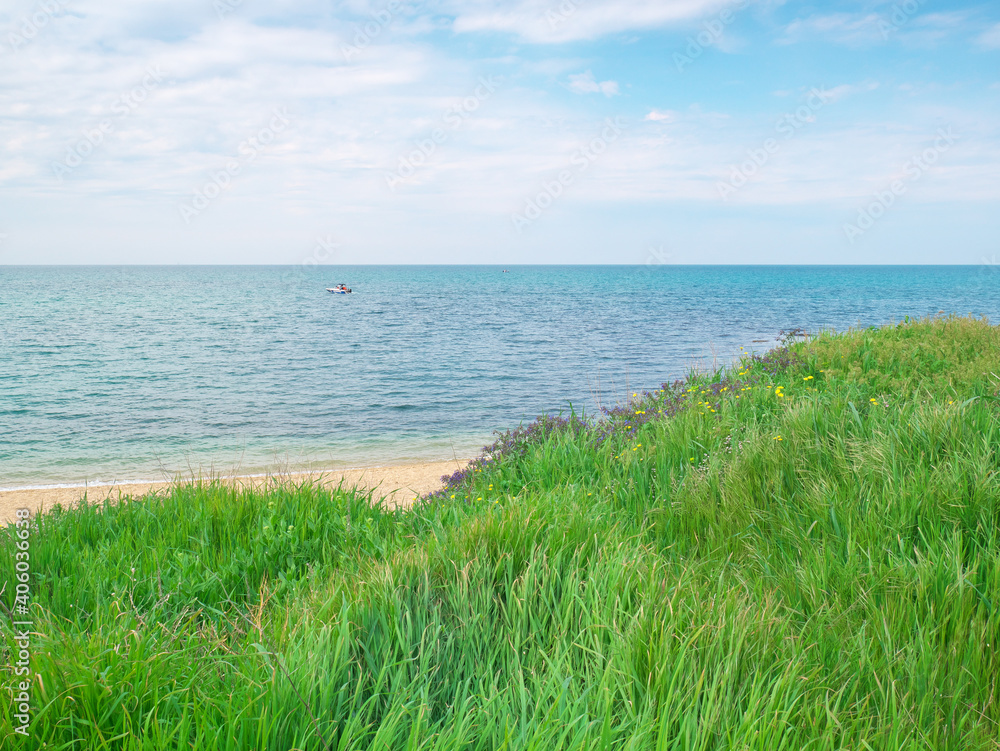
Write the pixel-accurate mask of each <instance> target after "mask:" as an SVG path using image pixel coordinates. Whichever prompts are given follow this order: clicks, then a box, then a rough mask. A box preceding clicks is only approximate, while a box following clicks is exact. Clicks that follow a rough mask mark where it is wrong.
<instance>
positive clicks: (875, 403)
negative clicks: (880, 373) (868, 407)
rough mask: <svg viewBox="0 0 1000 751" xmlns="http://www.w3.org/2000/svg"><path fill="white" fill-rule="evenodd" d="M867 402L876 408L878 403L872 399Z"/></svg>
mask: <svg viewBox="0 0 1000 751" xmlns="http://www.w3.org/2000/svg"><path fill="white" fill-rule="evenodd" d="M868 401H870V402H871V403H872V404H874V405H875V406H876V407H877V406H878V402H877V401H875V400H874V399H869V400H868Z"/></svg>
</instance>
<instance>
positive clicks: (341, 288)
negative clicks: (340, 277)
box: [326, 284, 351, 295]
mask: <svg viewBox="0 0 1000 751" xmlns="http://www.w3.org/2000/svg"><path fill="white" fill-rule="evenodd" d="M326 291H327V292H329V293H331V294H334V295H347V294H350V292H351V290H350V288H349V287H348V286H347V285H346V284H337V285H334V286H333V287H327V288H326Z"/></svg>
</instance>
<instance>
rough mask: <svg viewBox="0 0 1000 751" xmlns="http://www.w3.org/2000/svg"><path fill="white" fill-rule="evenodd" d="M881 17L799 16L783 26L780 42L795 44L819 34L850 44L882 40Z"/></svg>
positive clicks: (833, 14) (845, 15) (853, 15)
mask: <svg viewBox="0 0 1000 751" xmlns="http://www.w3.org/2000/svg"><path fill="white" fill-rule="evenodd" d="M882 20H883V19H882V17H881V16H880V15H878V14H876V13H867V14H864V15H861V14H856V13H831V14H827V15H818V16H810V17H809V18H799V19H796V20H794V21H792V22H791V23H790V24H788V25H787V26H786V27H785V28H784V37H783V38H782V39H780V40H779V41H780V42H781V43H783V44H794V43H796V42H801V41H806V40H809V39H814V38H817V37H819V38H825V39H831V40H833V41H835V42H838V43H840V44H847V45H850V46H860V45H866V44H872V43H876V42H882V41H883V37H882V32H881V31H880V27H879V22H880V21H882Z"/></svg>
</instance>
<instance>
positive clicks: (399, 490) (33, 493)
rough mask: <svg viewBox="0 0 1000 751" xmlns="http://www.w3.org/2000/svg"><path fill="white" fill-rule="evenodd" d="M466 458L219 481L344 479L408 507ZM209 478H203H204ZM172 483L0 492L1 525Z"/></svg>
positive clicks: (326, 483) (330, 483) (328, 482)
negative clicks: (19, 515) (20, 515)
mask: <svg viewBox="0 0 1000 751" xmlns="http://www.w3.org/2000/svg"><path fill="white" fill-rule="evenodd" d="M466 464H468V460H457V461H456V460H454V459H451V460H448V461H439V462H426V463H422V464H397V465H390V466H381V467H361V468H357V469H341V470H326V471H314V472H302V473H294V472H293V473H280V474H273V475H267V476H245V475H244V476H239V475H237V476H233V477H222V478H211V479H217V480H218V481H219V482H225V483H230V484H234V485H237V486H240V487H265V486H269V485H275V484H283V483H288V484H298V483H302V482H304V481H307V480H311V481H313V482H318V483H320V484H321V485H322V486H323V487H336V486H337V485H339V484H340V483H341V482H343V484H344V487H346V488H358V489H361V490H365V491H367V490H373V491H374V492H375V498H376V499H384V500H385V502H386V503H388V504H390V505H393V506H406V505H409V504H410V503H412V502H413V499H414V498H415V497H416V496H418V495H421V494H423V493H427V492H430V491H432V490H436V489H438V488H440V487H441V477H442V475H446V474H452V473H453V472H455V471H457V470H459V469H461V468H462V467H464V466H465V465H466ZM207 479H209V478H202V479H201V480H200V481H206V480H207ZM198 481H199V479H198V478H194V479H190V478H189V479H185V480H180V481H179V482H180V483H187V482H198ZM174 484H176V483H174V482H152V483H149V482H147V483H120V484H113V485H90V486H86V487H85V486H78V487H64V488H30V489H23V490H4V491H0V524H7V523H9V522H11V521H13V520H14V518H15V512H16V510H17V509H19V508H28V509H30V510H31V512H32V513H37V512H39V511H45V510H47V509H50V508H52V507H53V506H56V505H62V506H73V505H74V504H76V503H78V502H79V501H80V500H81V499H82V498H83V496H84V494H86V496H87V499H88V500H89V501H91V502H99V501H103V500H105V499H106V498H111V499H113V500H119V499H121V498H127V497H133V498H134V497H139V496H143V495H146V494H147V493H158V492H163V491H165V490H167V489H169V488H170V487H172V486H173V485H174Z"/></svg>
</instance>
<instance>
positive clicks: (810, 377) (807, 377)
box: [802, 376, 813, 381]
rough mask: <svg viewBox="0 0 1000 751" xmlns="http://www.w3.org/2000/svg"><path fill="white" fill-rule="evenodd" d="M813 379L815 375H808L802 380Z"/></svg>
mask: <svg viewBox="0 0 1000 751" xmlns="http://www.w3.org/2000/svg"><path fill="white" fill-rule="evenodd" d="M812 379H813V377H812V376H806V377H805V378H803V379H802V380H803V381H811V380H812Z"/></svg>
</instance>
